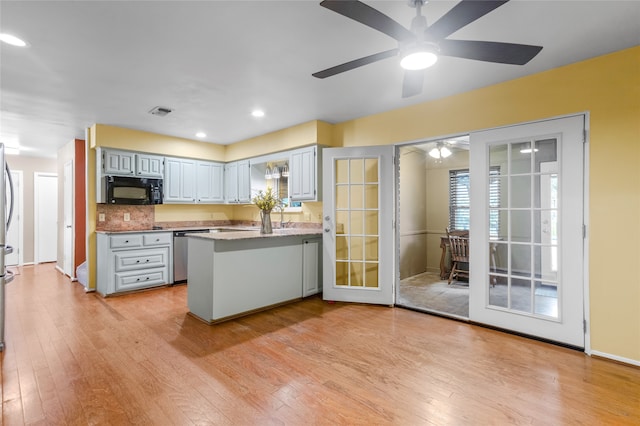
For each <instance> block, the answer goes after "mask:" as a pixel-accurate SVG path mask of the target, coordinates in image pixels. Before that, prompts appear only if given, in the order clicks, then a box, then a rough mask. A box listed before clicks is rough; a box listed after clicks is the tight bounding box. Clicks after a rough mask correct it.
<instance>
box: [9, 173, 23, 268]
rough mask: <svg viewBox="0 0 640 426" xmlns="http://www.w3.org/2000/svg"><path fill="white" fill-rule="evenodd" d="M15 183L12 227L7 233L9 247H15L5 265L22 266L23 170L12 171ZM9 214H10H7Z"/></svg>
mask: <svg viewBox="0 0 640 426" xmlns="http://www.w3.org/2000/svg"><path fill="white" fill-rule="evenodd" d="M11 179H12V181H13V217H12V218H11V225H10V226H9V229H8V231H7V245H10V246H11V247H13V253H11V254H7V255H6V256H5V257H4V259H5V260H4V262H5V265H7V266H9V265H22V264H23V263H24V260H23V256H22V253H23V250H22V246H23V242H22V238H23V237H22V170H11ZM6 186H7V188H6V190H5V194H7V203H8V202H9V201H8V198H9V195H8V194H9V180H8V179H7V180H6ZM7 213H8V212H7Z"/></svg>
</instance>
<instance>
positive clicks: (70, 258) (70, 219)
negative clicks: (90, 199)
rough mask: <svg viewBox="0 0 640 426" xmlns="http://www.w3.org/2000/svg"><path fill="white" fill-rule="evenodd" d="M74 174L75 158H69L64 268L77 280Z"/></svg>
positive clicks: (66, 175)
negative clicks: (74, 237) (75, 263)
mask: <svg viewBox="0 0 640 426" xmlns="http://www.w3.org/2000/svg"><path fill="white" fill-rule="evenodd" d="M74 189H75V184H74V175H73V160H69V161H67V162H66V163H65V165H64V175H63V189H62V191H63V207H62V209H63V213H62V238H63V244H62V270H63V271H64V273H65V274H66V275H67V276H69V278H71V280H72V281H74V280H75V273H74V272H75V271H74V267H73V266H74V260H75V256H74V250H73V248H74V241H73V231H74V229H75V227H74V223H75V214H74V208H73V201H74V192H75V191H74Z"/></svg>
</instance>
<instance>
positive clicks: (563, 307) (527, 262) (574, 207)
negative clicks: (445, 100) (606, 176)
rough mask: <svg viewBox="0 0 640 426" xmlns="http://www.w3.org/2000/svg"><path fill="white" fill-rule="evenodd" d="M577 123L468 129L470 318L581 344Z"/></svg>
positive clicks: (577, 119)
mask: <svg viewBox="0 0 640 426" xmlns="http://www.w3.org/2000/svg"><path fill="white" fill-rule="evenodd" d="M584 126H585V124H584V116H582V115H580V116H574V117H568V118H562V119H554V120H548V121H544V122H538V123H532V124H524V125H517V126H512V127H508V128H501V129H495V130H488V131H483V132H477V133H473V134H471V144H470V174H471V190H472V198H471V211H472V212H473V214H472V215H471V227H470V246H471V247H470V253H471V258H470V269H471V277H470V285H469V289H470V290H469V293H470V299H469V318H470V319H471V320H472V321H476V322H480V323H484V324H489V325H492V326H496V327H500V328H504V329H509V330H513V331H516V332H520V333H524V334H527V335H532V336H537V337H541V338H544V339H548V340H553V341H557V342H561V343H566V344H569V345H573V346H577V347H584V325H583V324H584V322H583V321H584V304H585V303H586V301H585V300H584V247H583V246H584V240H583V224H584V218H583V214H584V204H583V199H584V188H583V184H584V180H583V175H584V162H583V161H584V160H583V158H584V143H583V140H584V139H583V138H584V136H583V135H584V128H585V127H584ZM490 170H493V171H494V172H493V174H490ZM495 170H498V171H499V172H498V173H497V174H495ZM490 186H491V187H493V188H499V190H498V192H499V197H497V198H496V197H493V198H492V199H490V198H489V188H490ZM490 228H491V229H492V230H493V231H492V232H490ZM496 230H497V232H496Z"/></svg>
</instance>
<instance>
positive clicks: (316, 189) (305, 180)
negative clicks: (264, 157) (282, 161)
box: [289, 146, 322, 201]
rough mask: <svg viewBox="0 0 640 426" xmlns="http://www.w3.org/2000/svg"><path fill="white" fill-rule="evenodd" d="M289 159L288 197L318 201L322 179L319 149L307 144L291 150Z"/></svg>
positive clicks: (292, 199) (294, 199)
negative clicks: (319, 172)
mask: <svg viewBox="0 0 640 426" xmlns="http://www.w3.org/2000/svg"><path fill="white" fill-rule="evenodd" d="M289 158H290V160H289V197H290V198H291V201H320V199H321V197H320V194H321V192H322V191H321V187H320V185H321V183H322V180H321V179H320V178H319V176H318V171H319V170H320V169H321V167H319V166H318V164H319V163H320V161H321V160H320V150H319V149H318V147H316V146H309V147H306V148H300V149H296V150H293V151H291V154H290V157H289Z"/></svg>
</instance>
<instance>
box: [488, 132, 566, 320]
mask: <svg viewBox="0 0 640 426" xmlns="http://www.w3.org/2000/svg"><path fill="white" fill-rule="evenodd" d="M557 158H558V145H557V140H556V139H555V138H545V139H544V140H535V139H533V140H518V141H514V142H509V143H503V144H496V145H492V146H490V148H489V165H490V169H491V170H494V171H495V170H499V176H500V177H499V178H498V177H496V174H495V173H493V174H490V175H488V176H487V178H486V182H487V184H488V185H491V184H492V182H493V181H494V180H495V179H500V180H501V181H502V182H503V183H502V184H501V185H500V186H499V187H500V190H501V194H500V197H499V199H500V200H501V205H500V206H496V205H492V204H491V200H489V205H487V209H488V210H489V221H490V223H489V224H488V225H489V226H492V225H493V226H495V224H494V222H495V220H496V219H495V218H496V217H497V218H499V219H498V222H499V225H498V227H499V229H500V230H501V232H499V235H498V236H497V237H496V238H494V239H493V240H494V241H492V243H491V244H490V252H491V265H490V267H489V282H490V283H491V285H490V287H489V305H490V306H495V307H497V308H501V309H506V310H512V311H518V312H522V313H527V314H531V315H540V316H545V317H550V318H553V319H557V318H558V315H559V312H558V291H557V288H558V281H557V274H554V273H553V268H554V267H555V268H557V252H558V251H557V246H558V240H557V233H555V235H556V237H555V239H554V238H552V237H551V236H552V230H555V231H557V228H558V223H557V218H558V211H557V209H558V200H557V196H558V192H557V185H558V174H557V170H556V168H557ZM555 231H554V232H555Z"/></svg>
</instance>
